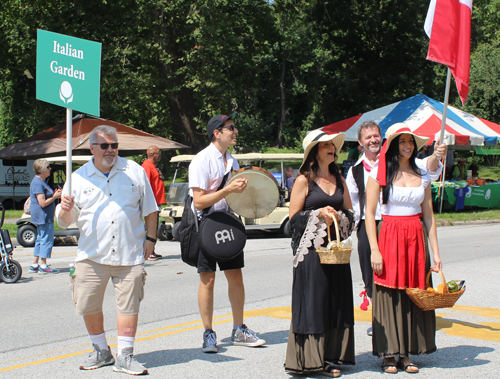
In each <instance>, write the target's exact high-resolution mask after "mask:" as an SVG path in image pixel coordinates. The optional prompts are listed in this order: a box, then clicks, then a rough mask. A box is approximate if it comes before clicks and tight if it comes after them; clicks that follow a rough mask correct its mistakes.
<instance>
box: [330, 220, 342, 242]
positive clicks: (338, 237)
mask: <svg viewBox="0 0 500 379" xmlns="http://www.w3.org/2000/svg"><path fill="white" fill-rule="evenodd" d="M332 218H333V223H334V224H335V235H336V236H337V246H340V233H339V223H338V221H337V218H336V217H332ZM328 242H332V239H331V237H330V228H329V227H328Z"/></svg>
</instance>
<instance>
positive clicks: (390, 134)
mask: <svg viewBox="0 0 500 379" xmlns="http://www.w3.org/2000/svg"><path fill="white" fill-rule="evenodd" d="M401 134H411V135H412V136H413V138H414V139H415V143H416V145H417V151H418V150H420V149H421V148H422V147H423V146H424V145H425V144H426V143H427V141H429V138H428V137H420V136H418V135H416V134H415V133H413V132H412V131H411V130H410V128H409V127H408V126H407V125H406V124H405V123H403V122H398V123H397V124H394V125H392V126H391V127H390V128H389V129H387V131H386V132H385V138H387V140H386V141H385V142H384V145H383V146H382V149H381V150H380V154H379V156H378V173H377V180H378V183H379V185H381V186H385V185H387V183H386V182H387V180H386V179H387V178H386V160H385V154H386V153H387V150H389V146H390V145H391V142H392V141H394V139H395V138H396V137H397V136H400V135H401Z"/></svg>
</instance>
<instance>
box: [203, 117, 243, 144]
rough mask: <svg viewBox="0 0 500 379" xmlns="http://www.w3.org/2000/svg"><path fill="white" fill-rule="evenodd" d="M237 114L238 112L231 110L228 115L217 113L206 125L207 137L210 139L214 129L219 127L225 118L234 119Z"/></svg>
mask: <svg viewBox="0 0 500 379" xmlns="http://www.w3.org/2000/svg"><path fill="white" fill-rule="evenodd" d="M239 115H240V114H239V113H238V112H233V113H232V114H231V115H230V116H226V115H224V114H219V115H217V116H215V117H212V118H211V119H210V121H209V122H208V125H207V135H208V139H209V140H212V137H213V135H214V130H216V129H219V128H220V127H221V126H222V125H224V123H225V122H226V121H227V120H235V119H236V118H237V117H238V116H239Z"/></svg>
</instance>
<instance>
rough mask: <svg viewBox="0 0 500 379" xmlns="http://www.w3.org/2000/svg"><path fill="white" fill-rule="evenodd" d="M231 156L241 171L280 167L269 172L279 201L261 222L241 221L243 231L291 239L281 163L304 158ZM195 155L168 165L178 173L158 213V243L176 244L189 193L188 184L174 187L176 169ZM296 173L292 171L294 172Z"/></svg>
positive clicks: (177, 159) (297, 156) (180, 158)
mask: <svg viewBox="0 0 500 379" xmlns="http://www.w3.org/2000/svg"><path fill="white" fill-rule="evenodd" d="M232 156H233V157H234V158H235V159H237V160H238V162H239V163H240V166H241V167H244V166H246V165H253V166H257V167H262V164H263V163H264V162H268V161H278V162H279V164H277V165H276V168H273V169H268V171H269V173H271V174H272V175H273V176H274V177H275V178H276V181H277V182H278V185H279V187H280V190H279V192H280V198H279V201H278V204H277V205H276V207H275V209H274V210H273V211H272V212H271V213H270V214H268V215H266V216H265V217H260V218H248V217H242V221H243V224H244V225H245V229H246V230H247V231H249V230H261V231H265V232H270V233H275V234H278V233H282V234H284V235H285V236H286V237H290V235H291V230H290V224H289V222H288V206H289V203H288V202H286V201H285V199H286V198H287V191H286V188H285V186H284V178H283V177H282V173H284V172H285V170H284V162H291V161H302V158H303V154H261V153H249V154H232ZM193 158H194V155H178V156H175V157H173V158H172V159H171V160H170V162H171V163H177V169H176V171H175V174H174V179H173V181H172V185H171V186H170V188H169V191H168V194H167V205H166V206H165V207H164V208H162V210H161V212H160V217H162V218H164V220H165V221H162V222H161V224H160V227H159V238H160V239H161V240H170V239H176V240H179V235H178V230H179V226H180V221H181V218H182V212H183V211H184V202H185V200H186V197H187V195H188V192H189V184H188V183H186V182H184V183H175V179H176V177H177V173H178V170H179V168H186V169H187V167H188V165H189V163H190V162H191V160H192V159H193ZM296 171H297V170H295V172H296Z"/></svg>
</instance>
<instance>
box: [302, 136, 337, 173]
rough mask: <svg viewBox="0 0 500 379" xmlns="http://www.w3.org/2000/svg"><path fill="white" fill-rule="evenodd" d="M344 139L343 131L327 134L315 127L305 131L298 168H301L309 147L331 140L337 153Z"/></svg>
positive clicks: (309, 150)
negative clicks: (301, 158)
mask: <svg viewBox="0 0 500 379" xmlns="http://www.w3.org/2000/svg"><path fill="white" fill-rule="evenodd" d="M344 140H345V134H344V133H336V134H328V133H325V132H324V131H322V130H321V129H316V130H313V131H311V132H309V133H307V135H306V137H305V138H304V141H302V147H303V148H304V159H303V160H302V164H301V165H300V168H302V166H303V165H304V162H305V161H306V159H307V157H308V156H309V153H310V152H311V149H312V148H313V147H314V146H316V145H317V144H318V143H320V142H328V141H332V142H333V144H334V146H335V153H336V154H337V155H338V154H339V153H340V149H342V146H343V145H344Z"/></svg>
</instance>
